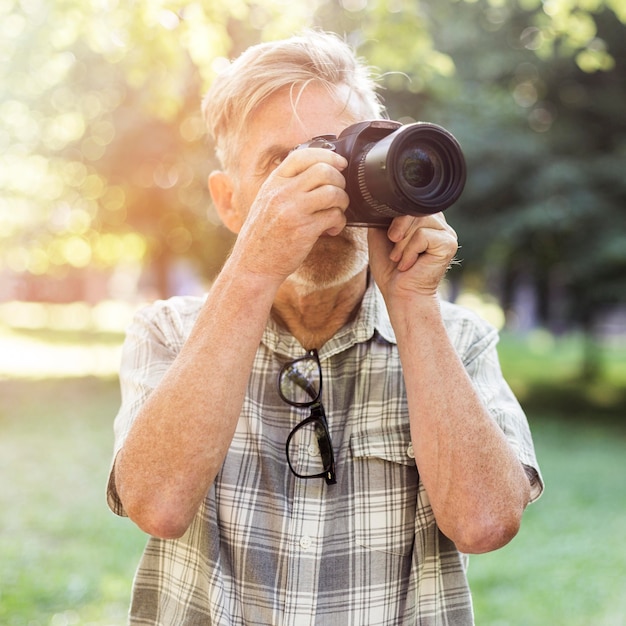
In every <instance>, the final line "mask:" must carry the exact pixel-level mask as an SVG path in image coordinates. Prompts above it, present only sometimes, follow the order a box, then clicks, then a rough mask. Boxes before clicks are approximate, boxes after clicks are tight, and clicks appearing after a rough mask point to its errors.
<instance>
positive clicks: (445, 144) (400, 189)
mask: <svg viewBox="0 0 626 626" xmlns="http://www.w3.org/2000/svg"><path fill="white" fill-rule="evenodd" d="M358 178H359V182H360V188H361V190H362V191H363V192H364V193H363V194H362V195H363V197H364V199H366V202H367V201H368V199H369V198H371V199H373V201H374V202H371V201H370V202H368V204H373V205H376V207H374V208H375V210H376V211H377V212H379V213H380V208H381V207H380V205H386V207H387V208H388V209H391V210H392V211H394V212H397V213H398V214H405V215H428V214H432V213H438V212H439V211H443V210H444V209H447V208H448V207H449V206H450V205H452V204H453V203H454V202H456V200H457V199H458V198H459V196H460V195H461V193H462V191H463V188H464V186H465V179H466V168H465V159H464V157H463V152H462V151H461V147H460V145H459V143H458V142H457V140H456V139H455V138H454V136H453V135H452V134H450V133H449V132H448V131H447V130H445V129H444V128H442V127H441V126H438V125H436V124H429V123H426V122H416V123H414V124H407V125H406V126H401V127H400V128H398V129H397V130H395V131H394V132H392V133H391V134H389V135H387V136H386V137H383V138H382V139H380V140H379V141H376V142H374V143H371V144H369V146H368V147H367V148H366V149H365V150H364V151H363V154H362V155H361V158H360V165H359V176H358Z"/></svg>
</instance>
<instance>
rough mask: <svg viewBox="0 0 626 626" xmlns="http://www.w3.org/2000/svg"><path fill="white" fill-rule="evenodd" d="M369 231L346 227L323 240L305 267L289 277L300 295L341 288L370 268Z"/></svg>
mask: <svg viewBox="0 0 626 626" xmlns="http://www.w3.org/2000/svg"><path fill="white" fill-rule="evenodd" d="M368 262H369V257H368V249H367V229H365V228H353V227H347V228H344V229H343V231H342V232H341V233H340V234H339V235H337V236H336V237H330V236H328V235H323V236H322V237H320V238H319V239H318V240H317V242H316V243H315V245H314V246H313V248H312V249H311V252H310V253H309V255H308V256H307V257H306V259H305V260H304V261H303V263H302V265H300V267H299V268H298V269H297V270H296V271H295V272H294V273H293V274H291V276H289V277H288V278H287V281H286V282H289V283H291V284H292V285H293V286H294V287H295V288H296V290H297V291H298V292H299V293H300V295H303V296H304V295H308V294H309V293H313V292H315V291H322V290H324V289H331V288H333V287H339V286H341V285H343V284H345V283H347V282H348V281H349V280H351V279H352V278H354V277H355V276H357V275H358V274H359V273H360V272H362V271H363V270H364V269H365V268H366V267H367V265H368Z"/></svg>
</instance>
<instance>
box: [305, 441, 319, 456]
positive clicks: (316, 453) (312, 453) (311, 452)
mask: <svg viewBox="0 0 626 626" xmlns="http://www.w3.org/2000/svg"><path fill="white" fill-rule="evenodd" d="M307 452H308V453H309V456H319V455H320V449H319V448H318V447H317V446H316V445H315V444H314V443H312V444H310V445H309V447H308V448H307Z"/></svg>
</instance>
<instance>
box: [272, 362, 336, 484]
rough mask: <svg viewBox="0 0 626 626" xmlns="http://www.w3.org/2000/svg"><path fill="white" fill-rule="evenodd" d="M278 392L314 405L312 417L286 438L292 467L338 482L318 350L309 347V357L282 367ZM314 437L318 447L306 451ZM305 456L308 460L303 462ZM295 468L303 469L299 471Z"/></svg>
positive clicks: (290, 400)
mask: <svg viewBox="0 0 626 626" xmlns="http://www.w3.org/2000/svg"><path fill="white" fill-rule="evenodd" d="M278 393H279V394H280V397H281V398H282V399H283V400H284V401H285V402H286V403H287V404H290V405H291V406H295V407H303V408H304V407H310V408H311V414H310V415H309V417H307V418H306V419H304V420H302V421H301V422H300V423H299V424H298V425H297V426H296V427H295V428H294V429H293V430H292V431H291V432H290V433H289V437H287V444H286V446H285V449H286V452H287V463H288V464H289V469H290V470H291V471H292V473H293V474H294V475H295V476H297V477H298V478H324V479H325V480H326V484H327V485H334V484H336V482H337V480H336V477H335V456H334V454H333V446H332V443H331V441H330V433H329V432H328V422H327V421H326V414H325V413H324V407H323V406H322V403H321V402H320V398H321V396H322V366H321V365H320V360H319V356H318V354H317V350H309V352H308V353H307V354H306V356H303V357H301V358H299V359H295V360H294V361H289V363H286V364H285V365H284V366H283V368H282V369H281V370H280V374H279V376H278ZM312 436H314V437H315V440H316V441H317V446H318V447H317V448H314V447H313V448H311V447H310V446H308V447H307V448H306V452H305V453H304V454H303V450H304V449H305V445H306V442H309V441H311V439H312ZM318 450H319V454H318ZM303 458H306V462H305V461H301V459H303ZM296 467H298V468H300V467H302V468H303V469H302V470H301V471H298V469H296Z"/></svg>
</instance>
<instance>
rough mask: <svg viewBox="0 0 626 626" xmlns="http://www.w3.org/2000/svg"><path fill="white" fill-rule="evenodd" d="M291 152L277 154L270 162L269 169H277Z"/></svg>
mask: <svg viewBox="0 0 626 626" xmlns="http://www.w3.org/2000/svg"><path fill="white" fill-rule="evenodd" d="M288 154H289V152H281V153H280V154H275V155H274V156H273V157H272V158H271V159H270V161H269V167H270V168H271V169H276V168H277V167H278V166H279V165H280V164H281V163H282V162H283V161H284V160H285V159H286V158H287V155H288Z"/></svg>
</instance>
